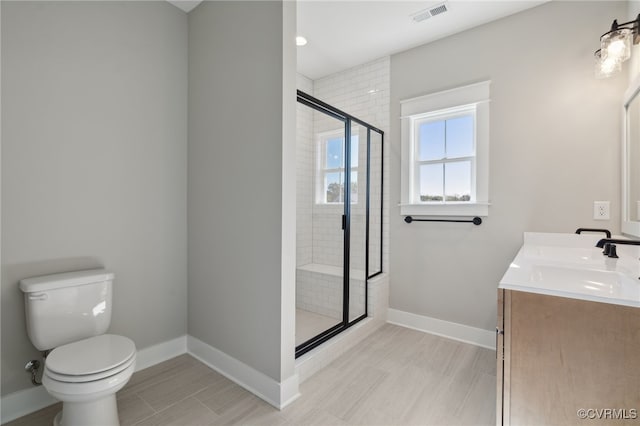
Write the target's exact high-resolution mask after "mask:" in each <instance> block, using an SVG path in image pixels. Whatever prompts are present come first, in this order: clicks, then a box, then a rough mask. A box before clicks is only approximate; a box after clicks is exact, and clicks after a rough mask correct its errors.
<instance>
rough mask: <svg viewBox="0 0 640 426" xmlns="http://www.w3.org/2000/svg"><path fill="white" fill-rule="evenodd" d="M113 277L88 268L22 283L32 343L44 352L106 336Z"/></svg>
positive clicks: (106, 272)
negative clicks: (79, 341) (93, 337)
mask: <svg viewBox="0 0 640 426" xmlns="http://www.w3.org/2000/svg"><path fill="white" fill-rule="evenodd" d="M113 277H114V274H113V273H112V272H109V271H106V270H104V269H91V270H87V271H76V272H67V273H64V274H54V275H45V276H41V277H34V278H27V279H24V280H21V281H20V290H22V291H23V292H24V303H25V314H26V319H27V334H28V335H29V339H31V343H33V345H34V346H35V347H36V348H37V349H38V350H41V351H44V350H48V349H53V348H55V347H58V346H61V345H64V344H67V343H71V342H75V341H78V340H81V339H84V338H87V337H92V336H98V335H101V334H104V333H106V331H107V329H108V328H109V324H110V323H111V295H112V283H113Z"/></svg>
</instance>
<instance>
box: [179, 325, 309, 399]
mask: <svg viewBox="0 0 640 426" xmlns="http://www.w3.org/2000/svg"><path fill="white" fill-rule="evenodd" d="M187 352H188V353H189V354H190V355H191V356H193V357H194V358H197V359H198V360H200V361H201V362H203V363H204V364H206V365H208V366H209V367H211V368H213V369H214V370H216V371H217V372H218V373H220V374H222V375H223V376H225V377H227V378H228V379H230V380H232V381H234V382H235V383H237V384H238V385H240V386H242V387H243V388H245V389H247V390H248V391H249V392H251V393H253V394H254V395H256V396H258V397H259V398H262V399H263V400H265V401H266V402H268V403H269V404H271V405H273V406H274V407H276V408H278V409H282V408H284V407H285V406H287V405H288V404H290V403H291V402H293V401H294V400H295V399H296V398H297V397H298V396H300V393H299V391H298V375H297V374H294V375H293V376H291V377H290V378H289V379H287V380H285V381H284V382H282V383H279V382H277V381H276V380H274V379H272V378H271V377H269V376H267V375H265V374H263V373H261V372H259V371H258V370H256V369H254V368H252V367H250V366H248V365H246V364H244V363H243V362H241V361H238V360H237V359H235V358H233V357H231V356H229V355H227V354H226V353H224V352H222V351H220V350H218V349H216V348H214V347H213V346H210V345H208V344H207V343H204V342H203V341H201V340H199V339H197V338H195V337H193V336H188V337H187Z"/></svg>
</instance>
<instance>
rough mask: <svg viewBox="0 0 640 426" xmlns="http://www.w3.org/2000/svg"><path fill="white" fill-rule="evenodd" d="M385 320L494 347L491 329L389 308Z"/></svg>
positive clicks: (493, 334) (462, 340) (454, 338)
mask: <svg viewBox="0 0 640 426" xmlns="http://www.w3.org/2000/svg"><path fill="white" fill-rule="evenodd" d="M387 322H388V323H390V324H395V325H399V326H402V327H407V328H412V329H414V330H419V331H424V332H425V333H429V334H435V335H437V336H442V337H446V338H448V339H453V340H458V341H460V342H465V343H470V344H472V345H476V346H481V347H483V348H487V349H493V350H495V349H496V334H495V332H493V331H488V330H483V329H481V328H475V327H470V326H468V325H464V324H458V323H455V322H449V321H443V320H440V319H437V318H431V317H426V316H423V315H417V314H412V313H411V312H404V311H399V310H396V309H391V308H389V311H388V318H387Z"/></svg>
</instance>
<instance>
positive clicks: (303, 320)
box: [296, 308, 342, 346]
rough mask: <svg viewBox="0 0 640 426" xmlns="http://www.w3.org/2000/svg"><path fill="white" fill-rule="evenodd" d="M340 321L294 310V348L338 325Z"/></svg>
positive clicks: (302, 310)
mask: <svg viewBox="0 0 640 426" xmlns="http://www.w3.org/2000/svg"><path fill="white" fill-rule="evenodd" d="M341 321H342V319H337V318H331V317H328V316H326V315H322V314H317V313H315V312H309V311H305V310H304V309H298V308H296V346H299V345H300V344H301V343H304V342H306V341H307V340H309V339H311V338H312V337H315V336H317V335H318V334H320V333H322V332H323V331H325V330H328V329H329V328H331V327H333V326H335V325H337V324H340V322H341Z"/></svg>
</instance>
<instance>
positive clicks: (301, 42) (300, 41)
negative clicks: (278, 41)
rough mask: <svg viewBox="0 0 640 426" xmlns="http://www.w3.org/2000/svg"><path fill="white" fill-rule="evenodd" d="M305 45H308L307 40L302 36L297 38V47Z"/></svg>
mask: <svg viewBox="0 0 640 426" xmlns="http://www.w3.org/2000/svg"><path fill="white" fill-rule="evenodd" d="M305 44H307V39H306V38H304V37H302V36H297V37H296V46H304V45H305Z"/></svg>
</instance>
